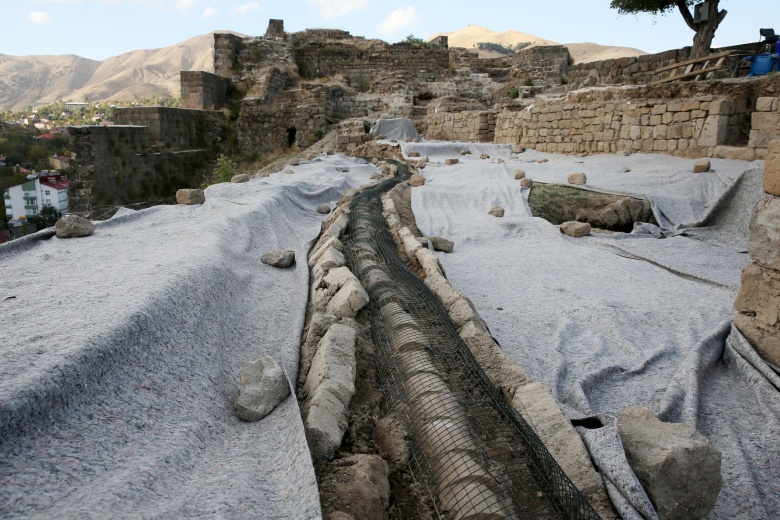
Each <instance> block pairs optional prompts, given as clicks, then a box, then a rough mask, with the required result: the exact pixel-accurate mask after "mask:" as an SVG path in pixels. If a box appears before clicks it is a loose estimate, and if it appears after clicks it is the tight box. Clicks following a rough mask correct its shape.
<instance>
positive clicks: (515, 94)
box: [507, 87, 520, 99]
mask: <svg viewBox="0 0 780 520" xmlns="http://www.w3.org/2000/svg"><path fill="white" fill-rule="evenodd" d="M507 96H509V98H510V99H517V98H519V97H520V90H519V89H518V88H517V87H515V88H513V89H512V90H510V91H509V92H508V93H507Z"/></svg>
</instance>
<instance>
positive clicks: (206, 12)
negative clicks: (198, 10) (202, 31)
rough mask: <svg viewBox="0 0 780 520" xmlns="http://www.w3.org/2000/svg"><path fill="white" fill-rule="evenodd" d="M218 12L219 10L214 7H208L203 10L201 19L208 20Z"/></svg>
mask: <svg viewBox="0 0 780 520" xmlns="http://www.w3.org/2000/svg"><path fill="white" fill-rule="evenodd" d="M216 14H217V10H216V9H215V8H213V7H207V8H205V9H204V10H203V14H202V15H200V19H201V20H208V19H209V18H211V17H212V16H215V15H216Z"/></svg>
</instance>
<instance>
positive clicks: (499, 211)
mask: <svg viewBox="0 0 780 520" xmlns="http://www.w3.org/2000/svg"><path fill="white" fill-rule="evenodd" d="M488 214H489V215H492V216H494V217H499V218H500V217H503V216H504V208H502V207H501V206H491V207H490V210H489V211H488Z"/></svg>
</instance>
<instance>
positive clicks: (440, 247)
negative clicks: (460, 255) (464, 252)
mask: <svg viewBox="0 0 780 520" xmlns="http://www.w3.org/2000/svg"><path fill="white" fill-rule="evenodd" d="M431 243H432V244H433V248H434V249H435V250H436V251H443V252H445V253H452V249H453V248H454V247H455V244H454V243H453V242H452V241H451V240H447V239H446V238H442V237H431ZM426 245H427V244H426Z"/></svg>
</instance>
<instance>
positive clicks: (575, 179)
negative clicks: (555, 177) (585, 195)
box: [567, 172, 588, 184]
mask: <svg viewBox="0 0 780 520" xmlns="http://www.w3.org/2000/svg"><path fill="white" fill-rule="evenodd" d="M567 180H568V182H569V184H586V183H587V182H588V178H587V177H586V176H585V174H584V173H581V172H580V173H572V174H571V175H569V178H568V179H567Z"/></svg>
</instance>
